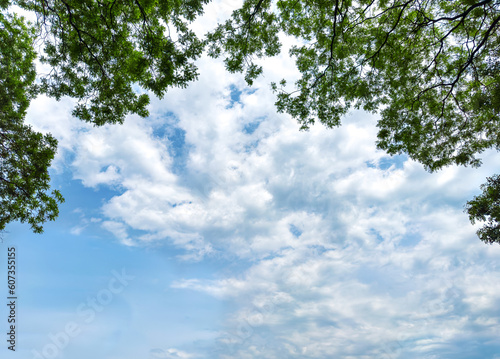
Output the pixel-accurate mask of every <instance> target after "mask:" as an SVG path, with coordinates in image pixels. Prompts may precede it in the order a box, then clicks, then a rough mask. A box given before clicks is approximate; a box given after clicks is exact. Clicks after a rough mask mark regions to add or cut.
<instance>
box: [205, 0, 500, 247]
mask: <svg viewBox="0 0 500 359" xmlns="http://www.w3.org/2000/svg"><path fill="white" fill-rule="evenodd" d="M499 22H500V1H498V0H482V1H477V0H455V1H447V0H357V1H352V0H328V1H327V0H278V1H276V2H272V1H271V0H245V2H244V4H243V6H242V7H241V8H240V9H238V10H236V11H234V12H233V14H232V17H231V18H230V19H229V20H227V21H226V22H225V23H223V24H220V25H219V26H218V27H217V28H216V29H215V30H214V31H212V32H210V33H209V34H208V35H207V36H208V40H209V54H210V55H211V56H213V57H218V56H222V55H224V56H225V64H226V68H227V69H228V70H229V71H230V72H245V73H246V76H245V78H246V80H247V82H248V83H249V84H251V83H252V81H253V80H254V79H255V78H256V77H257V76H258V75H259V74H260V73H261V72H262V68H261V67H260V66H259V65H258V64H257V59H258V58H261V57H264V56H272V55H276V54H277V53H279V52H280V43H279V41H278V35H279V33H280V31H283V32H284V33H285V34H286V35H289V36H293V37H295V38H296V39H297V40H298V43H300V45H296V46H293V47H292V48H291V50H290V55H291V56H293V57H295V59H296V65H297V68H298V70H299V71H300V73H301V78H300V79H299V80H297V81H296V82H295V84H294V89H293V90H289V87H288V86H287V82H286V80H285V79H284V80H282V81H281V82H280V84H276V83H273V84H272V88H273V89H274V91H275V92H277V102H276V106H277V109H278V111H280V112H287V113H288V114H290V115H291V116H293V117H294V118H295V119H296V120H297V121H298V122H299V123H300V124H301V125H302V129H307V128H308V127H309V126H310V125H311V124H313V123H314V122H315V121H319V122H321V123H323V124H324V125H326V126H327V127H334V126H339V125H340V123H341V118H342V116H344V115H345V114H346V113H347V112H348V110H349V109H350V108H351V107H354V108H362V109H364V110H367V111H372V112H377V111H379V112H380V120H379V122H378V124H377V126H378V128H379V132H378V141H377V147H378V148H380V149H383V150H386V151H387V153H389V154H391V155H394V154H403V153H404V154H407V155H408V156H409V157H410V158H412V159H414V160H416V161H419V162H421V163H422V164H423V165H424V167H425V168H426V169H427V170H429V171H436V170H438V169H440V168H443V167H444V166H448V165H450V164H457V165H465V166H469V165H470V166H473V167H477V166H479V165H480V164H481V160H480V159H479V158H477V155H478V154H480V153H481V152H483V151H484V150H485V149H488V148H496V149H497V150H499V149H500V121H499V120H500V118H499V113H500V71H499V70H500V61H499V54H500V37H499ZM492 204H493V203H492ZM493 205H494V206H498V201H497V202H495V203H494V204H493ZM468 208H469V214H470V215H471V219H472V218H476V219H479V220H481V219H482V217H481V216H479V217H476V216H475V214H473V212H470V211H471V210H472V207H468ZM479 235H480V238H481V239H483V237H482V236H481V234H479Z"/></svg>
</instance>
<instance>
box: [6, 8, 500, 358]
mask: <svg viewBox="0 0 500 359" xmlns="http://www.w3.org/2000/svg"><path fill="white" fill-rule="evenodd" d="M235 6H236V5H235V4H233V3H232V2H231V1H230V0H226V1H222V2H216V3H213V4H210V6H209V7H208V8H207V11H206V14H205V16H204V17H203V18H201V19H199V20H198V21H197V22H196V23H195V24H194V27H195V28H196V29H197V31H198V32H201V33H203V32H204V29H207V28H209V27H210V26H213V24H214V23H215V22H216V21H217V20H221V19H222V18H223V17H224V16H227V14H228V13H229V11H230V10H231V9H232V8H233V7H235ZM282 40H283V43H284V47H285V51H284V52H283V54H282V55H280V56H278V57H276V58H272V59H267V60H265V61H263V62H262V64H263V66H264V73H263V76H261V77H260V78H259V79H258V80H257V81H256V82H255V84H254V86H252V87H248V86H246V84H245V82H244V80H243V76H242V75H241V74H229V73H227V72H226V71H225V69H224V65H223V63H222V61H220V60H214V59H209V58H208V57H205V56H204V57H202V58H201V59H200V60H199V61H197V65H198V67H199V72H200V78H199V80H198V81H196V82H193V83H192V84H191V85H190V86H189V87H188V88H187V89H171V90H169V92H168V93H167V94H166V96H165V97H164V98H163V99H158V98H152V101H151V105H150V108H149V110H150V116H149V117H148V118H140V117H138V116H128V117H127V119H126V121H125V123H124V124H123V125H110V126H107V125H106V126H103V127H92V126H90V125H88V124H85V123H83V122H81V121H78V120H76V119H74V118H72V117H71V110H72V108H73V106H74V103H73V101H72V100H71V99H68V98H64V99H62V100H61V101H59V102H57V101H55V100H53V99H48V98H46V97H39V98H37V99H36V100H34V101H33V102H32V104H31V106H30V108H29V111H28V115H27V122H28V123H30V124H31V125H32V126H33V128H34V129H35V130H38V131H41V132H44V133H46V132H50V133H52V135H53V136H54V137H56V138H57V139H58V141H59V149H58V153H57V156H56V158H55V160H54V162H53V166H52V168H51V178H52V186H53V187H54V188H57V189H59V190H60V191H61V192H62V193H63V195H64V196H65V198H66V202H65V203H64V204H62V205H61V206H60V211H61V213H60V216H59V218H58V219H57V220H56V221H54V222H50V223H47V224H46V225H45V232H44V233H43V234H41V235H40V234H33V233H31V231H30V229H29V227H28V225H26V224H20V223H12V224H10V225H9V226H8V227H7V229H6V232H5V233H3V234H2V238H1V239H0V256H1V257H0V264H1V267H0V277H1V278H5V279H4V282H3V284H0V286H1V287H2V290H1V292H2V293H3V294H2V296H3V297H4V300H5V301H6V303H8V301H7V299H6V298H7V296H8V294H7V280H6V278H7V273H6V271H7V268H6V259H7V253H8V249H9V248H12V247H15V249H16V261H17V262H16V266H17V275H16V290H17V296H18V298H17V302H16V320H17V326H16V333H17V334H16V351H15V352H12V351H10V350H8V349H7V346H8V343H7V342H6V340H5V339H4V340H2V342H3V344H2V346H1V347H0V353H1V357H2V358H7V359H10V358H22V359H41V358H48V359H53V358H58V359H88V358H102V359H157V358H165V359H173V358H183V359H184V358H193V359H195V358H200V359H204V358H206V359H229V358H242V359H257V358H266V359H267V358H268V359H274V358H276V359H278V358H279V359H282V358H311V359H323V358H345V359H349V358H357V359H358V358H359V359H361V358H363V359H364V358H394V359H396V358H409V359H412V358H425V359H431V358H454V359H465V358H491V359H499V358H500V354H498V353H500V342H499V340H498V336H499V332H500V331H499V328H500V311H499V308H500V287H499V286H498V283H499V282H500V264H499V263H500V261H499V259H500V246H498V245H486V244H484V243H482V242H481V241H480V240H479V239H478V238H477V236H476V234H475V231H476V230H477V229H478V228H479V225H476V226H473V225H471V224H470V222H469V220H468V218H467V215H466V214H465V213H464V204H465V203H466V201H467V200H470V199H471V198H472V197H473V196H474V195H477V194H479V192H480V190H479V186H480V184H482V183H483V182H485V180H486V177H487V176H491V175H493V174H494V173H495V172H496V171H497V170H498V168H499V165H500V155H499V154H498V153H497V152H495V151H488V152H485V153H483V154H482V155H481V158H482V159H483V165H482V166H481V167H480V168H479V169H471V168H465V167H454V166H451V167H447V168H445V169H443V170H441V171H439V172H436V173H428V172H426V171H425V170H424V169H423V167H422V165H421V164H419V163H416V162H414V161H412V160H409V159H408V158H407V157H406V156H404V155H399V156H394V157H390V156H388V155H387V154H385V153H384V152H383V151H380V150H377V149H376V146H375V141H376V134H377V128H376V123H377V120H378V118H379V117H378V115H377V114H369V113H366V112H362V111H353V112H351V113H350V114H349V115H347V116H346V117H345V118H344V120H343V124H342V126H341V127H339V128H335V129H327V128H325V127H324V126H322V125H315V126H313V127H311V129H310V130H309V131H300V130H299V127H300V126H299V125H298V124H297V122H296V121H294V120H293V119H291V118H290V117H289V116H288V115H286V114H278V113H277V112H276V109H275V107H274V102H275V100H276V97H275V95H274V94H273V93H272V91H271V89H270V85H269V84H270V82H272V81H279V80H281V79H282V78H287V79H289V80H290V79H292V80H293V79H294V78H297V76H298V75H297V72H296V70H295V68H294V63H293V60H291V59H289V58H288V55H287V52H286V47H287V46H290V44H291V43H292V40H290V39H285V38H283V39H282ZM292 82H293V81H292ZM8 310H9V307H8V306H6V305H4V306H3V309H2V310H1V311H0V330H1V332H2V333H4V334H3V336H4V338H7V339H8V334H7V333H8V331H9V328H8V323H7V318H8V314H9V313H8Z"/></svg>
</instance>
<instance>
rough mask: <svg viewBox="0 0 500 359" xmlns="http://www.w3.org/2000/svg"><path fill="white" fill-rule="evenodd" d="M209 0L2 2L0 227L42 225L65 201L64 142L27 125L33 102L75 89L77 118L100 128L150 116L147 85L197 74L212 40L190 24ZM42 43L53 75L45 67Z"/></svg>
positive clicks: (156, 88) (159, 91)
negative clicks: (60, 181)
mask: <svg viewBox="0 0 500 359" xmlns="http://www.w3.org/2000/svg"><path fill="white" fill-rule="evenodd" d="M207 2H208V0H186V1H179V0H175V1H155V0H13V1H9V0H0V9H1V14H0V22H1V23H0V56H1V58H0V66H1V68H0V82H1V83H0V86H1V88H0V101H1V102H0V139H1V142H0V146H1V147H0V156H1V157H0V161H1V162H0V205H1V212H2V214H0V230H1V229H3V228H4V227H5V225H6V224H7V223H9V222H11V221H14V220H21V221H27V222H29V223H30V224H31V227H32V229H33V230H34V231H35V232H41V231H42V230H43V227H42V224H43V223H44V222H45V221H47V220H53V219H55V218H56V216H57V214H58V204H59V203H61V202H62V201H63V198H62V196H61V194H60V193H59V192H58V191H53V192H52V193H51V194H49V193H48V191H49V188H50V185H49V182H50V177H49V173H48V168H49V167H50V164H51V161H52V159H53V158H54V155H55V152H56V148H57V141H56V140H55V139H54V138H53V137H52V136H51V135H50V134H47V135H42V134H40V133H36V132H35V131H33V130H32V129H31V128H30V127H29V126H27V125H25V124H24V117H25V115H26V109H27V108H28V105H29V103H30V100H31V99H33V98H34V97H35V96H36V95H38V94H40V93H43V94H46V95H48V96H50V97H53V98H56V99H58V100H59V99H60V98H61V97H63V96H70V97H72V98H74V99H76V100H77V105H76V107H75V109H74V111H73V115H74V116H76V117H77V118H80V119H81V120H84V121H87V122H90V123H93V124H94V125H97V126H100V125H104V124H107V123H122V122H123V120H124V118H125V116H126V115H127V114H138V115H140V116H143V117H145V116H147V115H148V111H147V105H148V103H149V97H148V95H147V94H145V93H142V94H140V93H139V92H140V91H139V89H141V88H142V89H143V91H142V92H145V91H144V90H146V91H151V92H153V93H154V94H155V95H156V96H158V97H162V96H163V95H164V94H165V92H166V91H167V89H168V88H169V87H172V86H180V87H185V86H187V84H188V83H189V82H190V81H192V80H195V79H196V78H197V76H198V73H197V70H196V67H195V65H194V63H193V61H194V60H195V59H196V58H198V57H199V56H200V55H201V53H202V51H203V47H204V42H203V41H202V40H200V39H198V38H197V37H196V35H195V34H194V32H193V31H191V30H190V29H189V26H188V25H189V23H190V22H191V21H193V20H194V19H195V18H196V16H198V15H200V14H201V13H202V10H203V6H204V4H206V3H207ZM11 5H16V6H19V7H20V8H21V9H23V10H26V11H31V12H33V13H34V14H35V15H36V18H37V21H36V23H35V24H33V25H30V24H26V22H25V21H24V19H23V18H22V17H19V16H15V15H12V14H11V10H10V6H11ZM36 43H37V44H38V45H39V49H38V52H39V53H40V54H41V57H40V61H41V62H42V63H45V64H47V65H49V66H50V68H51V70H50V72H49V73H48V74H37V73H36V70H35V66H34V60H35V58H36V54H37V53H36V52H35V50H34V48H35V45H36ZM37 75H38V76H37ZM36 77H38V80H37V81H36V83H35V78H36Z"/></svg>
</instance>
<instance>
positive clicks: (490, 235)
mask: <svg viewBox="0 0 500 359" xmlns="http://www.w3.org/2000/svg"><path fill="white" fill-rule="evenodd" d="M481 189H482V190H483V193H482V194H481V195H479V196H476V197H474V199H473V200H471V201H469V202H467V205H466V209H467V212H468V213H469V218H470V220H471V222H472V223H474V222H475V221H481V222H487V223H486V224H485V225H484V226H483V227H482V228H480V229H479V230H478V231H477V235H478V236H479V238H480V239H481V240H482V241H483V242H486V243H490V244H491V243H495V242H496V243H500V176H499V175H495V176H493V177H488V178H487V183H485V184H483V185H481Z"/></svg>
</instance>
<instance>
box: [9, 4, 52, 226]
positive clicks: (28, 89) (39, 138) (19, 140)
mask: <svg viewBox="0 0 500 359" xmlns="http://www.w3.org/2000/svg"><path fill="white" fill-rule="evenodd" d="M0 26H1V28H0V66H1V69H2V71H1V72H0V139H1V142H0V208H1V209H2V210H1V212H0V231H1V230H3V229H4V228H5V225H6V224H7V223H9V222H11V221H14V220H20V221H21V222H28V223H29V224H30V225H31V228H32V229H33V231H34V232H41V231H42V226H41V224H42V223H44V222H45V221H47V220H50V219H54V218H55V217H56V216H57V214H58V209H57V204H58V203H61V202H62V197H61V194H60V193H59V192H58V191H53V192H52V193H51V194H49V193H47V191H48V190H49V188H50V185H49V180H50V177H49V175H48V171H47V168H48V166H49V165H50V161H51V160H52V159H53V158H54V154H55V150H56V140H55V139H54V138H53V137H52V136H50V135H42V134H40V133H36V132H34V131H33V130H32V129H31V128H30V127H29V126H26V125H24V124H23V119H24V116H25V115H26V109H27V108H28V105H29V102H30V100H31V98H32V97H33V96H34V95H35V93H36V88H35V86H34V85H33V83H34V81H35V76H36V71H35V66H34V64H33V60H34V59H35V57H36V53H35V51H34V50H33V46H32V36H33V33H34V32H33V28H29V27H27V26H26V25H25V24H24V22H23V19H22V18H20V17H18V16H15V15H10V14H3V13H2V14H0Z"/></svg>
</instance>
